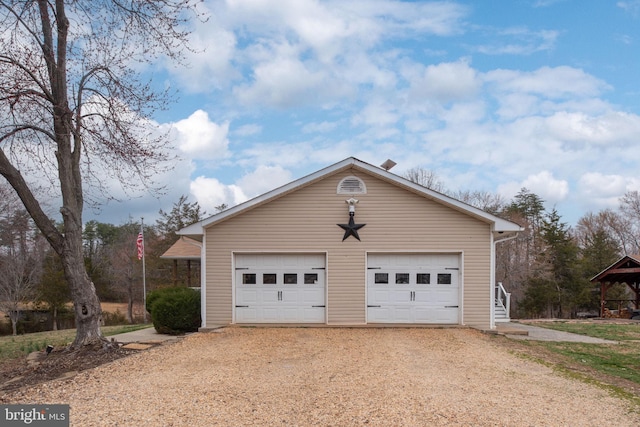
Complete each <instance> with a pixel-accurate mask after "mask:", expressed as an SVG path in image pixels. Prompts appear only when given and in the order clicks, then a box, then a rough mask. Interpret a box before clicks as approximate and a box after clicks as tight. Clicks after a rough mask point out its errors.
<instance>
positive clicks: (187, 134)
mask: <svg viewBox="0 0 640 427" xmlns="http://www.w3.org/2000/svg"><path fill="white" fill-rule="evenodd" d="M173 128H174V129H175V130H176V131H177V134H176V140H177V145H178V148H179V149H180V150H181V151H182V152H183V153H185V154H187V155H189V156H191V157H198V158H199V159H207V160H211V159H221V158H225V157H227V156H228V155H229V152H228V149H227V147H228V145H229V140H228V139H227V135H228V134H229V122H224V123H222V124H220V125H218V124H216V123H214V122H212V121H211V120H209V115H208V114H207V113H206V112H204V111H202V110H198V111H196V112H194V113H193V114H192V115H191V116H189V117H188V118H186V119H184V120H180V121H178V122H176V123H174V124H173Z"/></svg>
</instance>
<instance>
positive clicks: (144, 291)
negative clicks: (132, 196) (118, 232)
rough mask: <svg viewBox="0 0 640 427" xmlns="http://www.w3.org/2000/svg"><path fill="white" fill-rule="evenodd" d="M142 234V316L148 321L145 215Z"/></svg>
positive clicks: (141, 229)
mask: <svg viewBox="0 0 640 427" xmlns="http://www.w3.org/2000/svg"><path fill="white" fill-rule="evenodd" d="M140 234H142V316H143V320H144V323H147V271H146V266H145V258H146V257H145V256H144V246H145V245H144V217H140Z"/></svg>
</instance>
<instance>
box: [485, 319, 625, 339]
mask: <svg viewBox="0 0 640 427" xmlns="http://www.w3.org/2000/svg"><path fill="white" fill-rule="evenodd" d="M496 329H497V332H498V334H500V335H505V336H507V337H509V338H513V339H519V340H537V341H565V342H582V343H588V344H618V342H617V341H610V340H605V339H602V338H594V337H589V336H586V335H579V334H572V333H570V332H563V331H556V330H553V329H547V328H541V327H539V326H533V325H529V324H525V323H515V322H507V323H497V324H496Z"/></svg>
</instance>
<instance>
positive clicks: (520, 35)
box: [473, 27, 560, 55]
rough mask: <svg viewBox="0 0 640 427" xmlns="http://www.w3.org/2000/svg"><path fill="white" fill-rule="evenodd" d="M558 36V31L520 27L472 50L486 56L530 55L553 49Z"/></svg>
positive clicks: (505, 31)
mask: <svg viewBox="0 0 640 427" xmlns="http://www.w3.org/2000/svg"><path fill="white" fill-rule="evenodd" d="M559 35H560V34H559V32H558V31H552V30H541V31H532V30H530V29H528V28H522V27H515V28H508V29H506V30H502V31H500V32H498V33H497V34H496V36H497V37H498V38H499V40H498V41H496V42H493V43H492V44H484V45H479V46H476V47H475V48H473V49H474V50H476V51H477V52H480V53H484V54H487V55H531V54H533V53H535V52H540V51H545V50H551V49H553V48H554V47H555V44H556V40H557V39H558V36H559ZM500 38H502V40H506V41H502V40H501V39H500Z"/></svg>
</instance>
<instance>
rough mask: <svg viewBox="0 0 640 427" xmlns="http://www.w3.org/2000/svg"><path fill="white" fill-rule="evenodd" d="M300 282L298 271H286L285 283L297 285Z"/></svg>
mask: <svg viewBox="0 0 640 427" xmlns="http://www.w3.org/2000/svg"><path fill="white" fill-rule="evenodd" d="M297 283H298V275H297V274H296V273H284V284H285V285H295V284H297Z"/></svg>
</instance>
